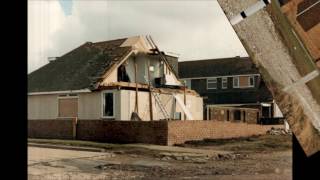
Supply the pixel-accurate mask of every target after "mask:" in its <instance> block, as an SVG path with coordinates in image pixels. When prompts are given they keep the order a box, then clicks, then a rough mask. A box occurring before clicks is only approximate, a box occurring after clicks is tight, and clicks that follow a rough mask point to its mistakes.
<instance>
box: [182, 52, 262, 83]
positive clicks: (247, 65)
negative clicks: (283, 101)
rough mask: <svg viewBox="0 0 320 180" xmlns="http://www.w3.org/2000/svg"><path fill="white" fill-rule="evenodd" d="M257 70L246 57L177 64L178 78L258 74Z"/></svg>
mask: <svg viewBox="0 0 320 180" xmlns="http://www.w3.org/2000/svg"><path fill="white" fill-rule="evenodd" d="M258 73H259V70H258V69H257V67H256V66H255V65H254V64H253V63H252V62H251V60H250V58H248V57H234V58H223V59H207V60H197V61H183V62H179V77H180V78H195V77H211V76H227V75H241V74H258Z"/></svg>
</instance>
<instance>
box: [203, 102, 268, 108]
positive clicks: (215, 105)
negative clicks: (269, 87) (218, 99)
mask: <svg viewBox="0 0 320 180" xmlns="http://www.w3.org/2000/svg"><path fill="white" fill-rule="evenodd" d="M266 103H267V102H266ZM243 105H261V103H247V104H207V105H206V106H207V107H224V106H243Z"/></svg>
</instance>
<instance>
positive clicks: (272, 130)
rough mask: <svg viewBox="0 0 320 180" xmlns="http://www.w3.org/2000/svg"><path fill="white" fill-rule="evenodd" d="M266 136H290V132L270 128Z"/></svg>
mask: <svg viewBox="0 0 320 180" xmlns="http://www.w3.org/2000/svg"><path fill="white" fill-rule="evenodd" d="M267 134H270V135H292V132H291V131H290V130H287V131H286V130H285V129H284V128H274V127H272V128H271V129H270V130H268V131H267Z"/></svg>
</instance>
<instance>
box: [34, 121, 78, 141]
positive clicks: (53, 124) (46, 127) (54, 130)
mask: <svg viewBox="0 0 320 180" xmlns="http://www.w3.org/2000/svg"><path fill="white" fill-rule="evenodd" d="M28 137H29V138H52V139H72V120H70V119H69V120H66V119H53V120H29V121H28Z"/></svg>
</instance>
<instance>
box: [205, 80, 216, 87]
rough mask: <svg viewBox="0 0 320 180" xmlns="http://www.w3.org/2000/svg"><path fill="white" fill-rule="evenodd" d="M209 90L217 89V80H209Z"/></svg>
mask: <svg viewBox="0 0 320 180" xmlns="http://www.w3.org/2000/svg"><path fill="white" fill-rule="evenodd" d="M207 89H217V78H211V79H207Z"/></svg>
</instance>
